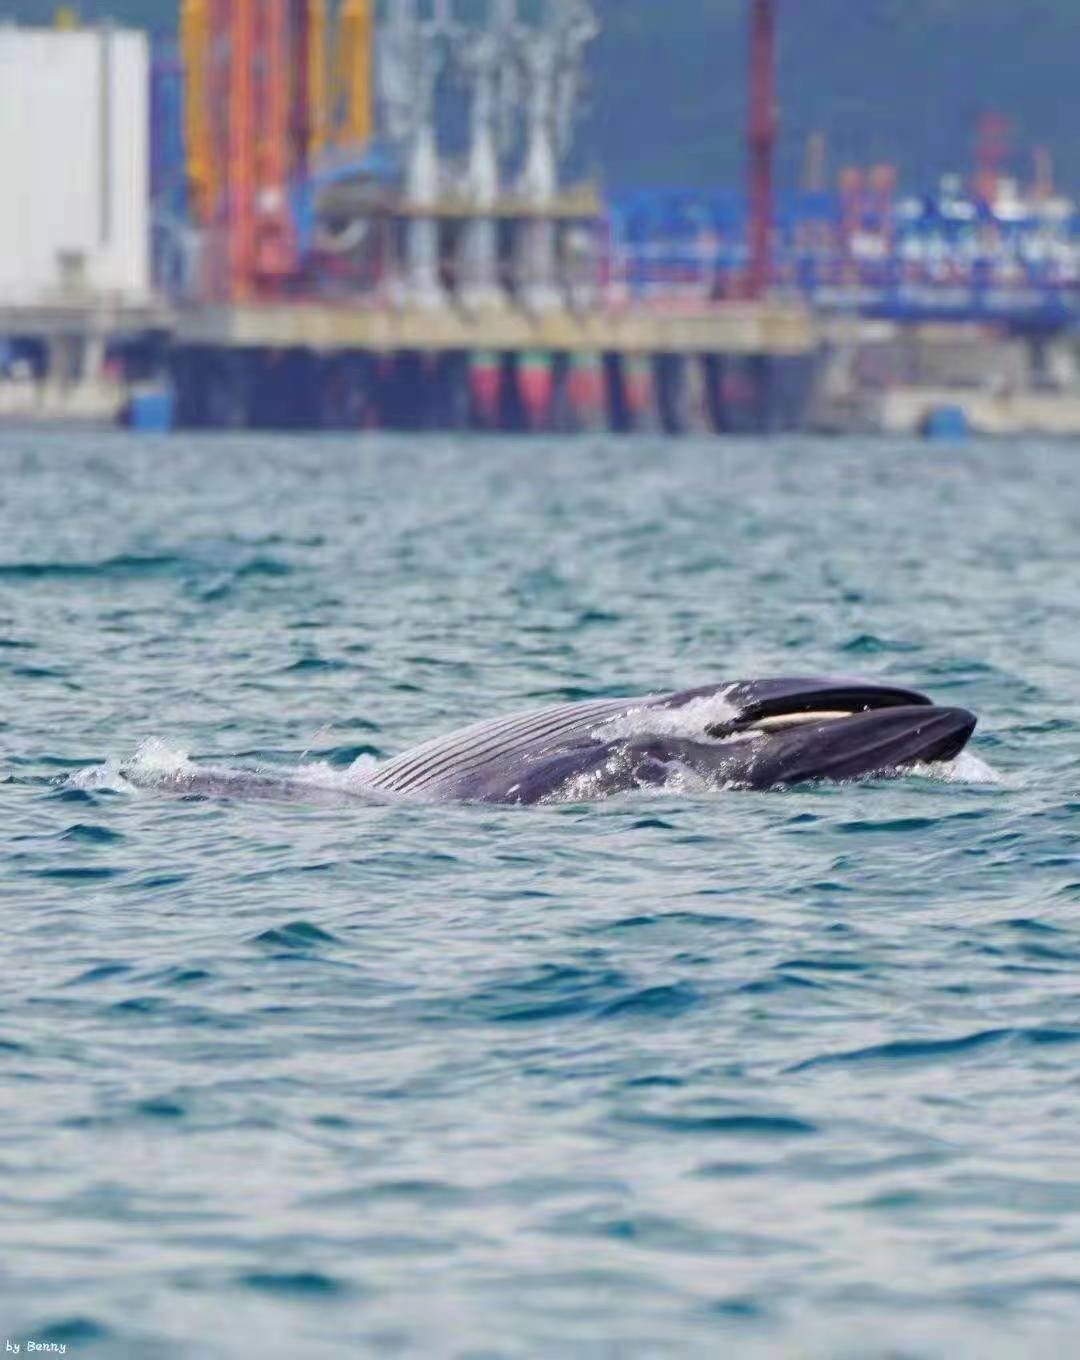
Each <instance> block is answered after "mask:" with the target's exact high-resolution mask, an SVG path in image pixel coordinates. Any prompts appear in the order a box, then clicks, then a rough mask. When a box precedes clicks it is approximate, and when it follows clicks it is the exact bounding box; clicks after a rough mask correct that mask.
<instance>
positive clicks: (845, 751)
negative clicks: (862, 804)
mask: <svg viewBox="0 0 1080 1360" xmlns="http://www.w3.org/2000/svg"><path fill="white" fill-rule="evenodd" d="M694 693H695V692H693V691H690V692H688V693H687V694H686V695H677V696H675V699H674V700H673V701H672V702H673V704H674V705H675V706H676V707H678V706H680V705H685V704H686V703H688V702H689V701H690V700H691V699H692V697H694ZM724 697H725V700H726V701H727V703H728V704H729V705H731V707H732V708H733V709H734V712H733V714H732V715H731V716H730V717H729V716H726V715H725V716H724V717H723V718H722V719H720V720H719V721H717V722H714V723H710V724H707V725H706V726H705V727H704V728H703V731H702V737H703V738H705V739H707V740H708V741H709V742H710V743H711V742H717V741H718V742H719V743H720V746H721V748H722V747H724V746H727V747H729V752H728V753H726V754H725V753H724V752H723V750H722V749H718V750H716V751H715V754H714V756H713V759H712V761H710V762H709V763H710V764H712V765H713V768H714V769H715V770H716V772H722V770H723V766H724V763H725V760H726V763H727V765H728V768H729V771H730V778H729V781H728V782H730V783H732V784H741V785H743V786H745V787H750V788H758V789H769V788H778V787H784V786H789V785H793V784H803V783H806V782H808V781H810V780H815V779H831V780H837V779H857V778H860V777H864V776H867V775H872V774H883V773H890V772H893V771H896V770H900V769H903V768H905V767H907V766H911V765H915V764H924V763H925V764H932V763H937V762H943V761H949V760H953V759H954V758H955V757H956V756H958V755H959V754H960V752H961V751H962V750H963V749H964V747H965V746H966V745H967V743H968V741H969V739H970V737H971V734H972V733H973V732H974V730H975V724H976V718H975V715H974V714H972V713H969V712H968V711H967V710H966V709H963V708H952V707H940V706H938V705H936V704H934V703H933V702H932V701H931V700H930V699H929V698H928V697H927V696H926V695H924V694H920V693H918V692H917V691H915V690H908V689H898V688H894V687H891V686H885V685H874V684H868V683H866V682H865V681H857V680H828V679H826V680H822V679H784V680H753V681H741V682H739V683H737V684H735V685H732V686H731V687H730V688H729V689H728V690H727V691H726V692H725V695H724ZM743 742H745V743H746V745H745V746H744V749H743V750H739V749H738V748H739V746H740V745H742V744H743Z"/></svg>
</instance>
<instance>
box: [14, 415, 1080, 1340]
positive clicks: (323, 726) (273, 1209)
mask: <svg viewBox="0 0 1080 1360" xmlns="http://www.w3.org/2000/svg"><path fill="white" fill-rule="evenodd" d="M0 470H2V482H0V488H2V490H0V496H2V504H0V670H2V684H3V688H2V691H0V692H2V696H3V697H2V705H0V742H2V762H0V781H2V783H0V804H2V807H3V820H2V824H0V857H2V864H3V871H2V877H0V894H2V901H0V912H2V923H3V929H2V932H0V1336H6V1337H7V1338H8V1339H9V1340H10V1341H11V1342H13V1343H15V1342H22V1343H25V1341H26V1340H27V1339H33V1340H37V1341H39V1342H53V1343H55V1344H56V1345H58V1346H59V1345H65V1346H66V1347H67V1353H68V1354H69V1355H77V1356H80V1357H83V1356H92V1357H97V1356H102V1357H105V1356H108V1357H113V1356H131V1357H140V1358H141V1357H200V1358H201V1357H229V1358H230V1360H231V1358H232V1357H241V1356H244V1357H246V1356H254V1355H259V1356H270V1357H278V1356H281V1357H285V1356H299V1355H303V1356H308V1357H323V1356H326V1357H331V1356H341V1355H378V1356H390V1357H395V1356H401V1357H412V1356H418V1357H460V1358H461V1360H466V1357H468V1360H503V1358H505V1360H512V1358H516V1357H559V1358H560V1360H561V1358H562V1357H574V1358H575V1360H577V1358H578V1357H581V1358H582V1360H593V1358H594V1357H596V1358H597V1360H600V1357H605V1358H608V1357H610V1358H611V1360H646V1358H648V1360H652V1358H653V1357H669V1356H671V1357H681V1356H693V1357H698V1356H701V1357H712V1356H721V1355H739V1356H744V1355H745V1356H759V1355H760V1356H766V1355H768V1356H771V1355H785V1356H786V1355H796V1356H811V1357H818V1356H821V1357H826V1356H827V1357H848V1356H850V1357H869V1356H880V1357H886V1356H890V1357H892V1356H896V1357H899V1356H904V1357H943V1358H944V1357H949V1360H955V1358H956V1357H969V1356H970V1357H986V1356H1019V1355H1024V1356H1031V1355H1047V1356H1060V1355H1064V1354H1070V1353H1073V1348H1074V1346H1075V1338H1076V1335H1077V1329H1078V1327H1080V458H1078V457H1077V451H1076V448H1075V446H1073V445H1070V444H1064V443H1062V444H1039V443H1033V442H1029V443H1025V442H1015V443H996V444H989V443H987V444H983V443H972V444H969V445H967V446H965V447H963V448H960V449H955V450H954V449H948V448H943V447H941V446H936V447H930V446H921V445H916V444H905V443H890V442H884V441H879V442H869V443H861V442H857V441H852V442H816V441H811V440H794V439H777V440H774V441H762V442H754V441H751V440H745V441H704V442H695V441H692V440H688V441H684V442H667V441H662V440H657V441H649V440H641V441H624V442H619V441H610V442H609V441H598V442H592V441H590V440H588V439H580V440H562V441H549V442H545V441H543V440H537V441H516V442H515V441H506V442H504V441H487V442H485V441H464V440H463V441H455V440H451V439H447V438H443V437H440V436H431V437H426V438H415V439H410V440H392V439H382V438H364V439H352V438H344V437H342V438H337V437H333V438H329V437H328V438H272V437H258V438H256V437H245V438H224V437H222V438H217V437H214V438H202V439H194V438H189V437H184V436H176V437H174V438H171V439H168V440H163V441H161V442H138V441H137V440H135V439H133V438H129V437H122V436H115V437H114V436H108V435H100V436H78V437H75V436H63V437H61V436H50V435H39V434H20V435H16V434H10V433H9V434H5V435H4V436H3V437H2V439H0ZM814 672H825V673H837V672H840V673H855V674H860V675H865V676H868V677H871V678H881V677H884V678H890V679H895V680H898V681H901V682H904V683H907V684H913V685H916V686H920V687H924V688H925V689H927V690H928V691H929V692H930V693H931V694H932V695H934V696H935V697H937V698H940V699H941V700H942V702H947V703H950V704H961V705H964V706H967V707H970V708H972V709H974V710H975V711H977V712H978V713H979V715H980V720H981V721H980V728H979V731H978V733H977V734H976V739H975V742H974V744H973V746H972V748H971V752H972V753H971V755H970V756H969V757H965V758H963V760H962V761H961V763H960V765H959V767H958V769H957V770H956V771H955V772H954V774H953V775H952V777H951V778H943V777H941V776H940V775H935V774H933V773H932V772H930V773H922V774H917V775H910V776H908V777H905V778H903V779H900V780H897V781H894V782H889V781H877V782H872V783H862V784H853V785H848V786H833V787H819V788H806V789H802V790H799V791H792V792H786V793H772V794H752V793H732V792H728V793H723V792H709V791H705V790H701V789H697V790H695V789H688V788H683V789H668V790H666V791H663V792H661V793H659V794H658V793H656V792H651V793H648V794H645V793H641V794H637V795H631V796H625V797H621V798H617V799H613V800H611V801H608V802H604V803H597V804H594V805H581V804H565V805H560V806H553V807H544V808H535V809H519V810H514V809H506V810H503V809H497V808H491V807H483V808H478V807H463V806H455V807H428V806H418V805H407V804H396V805H395V804H393V803H390V804H373V803H370V802H364V801H362V800H359V799H354V798H351V797H350V796H349V793H350V788H351V784H352V781H354V778H355V772H356V771H357V770H361V771H362V770H363V768H364V767H365V763H366V762H370V760H371V759H372V758H377V757H381V756H383V755H389V754H392V753H395V752H397V751H399V750H402V749H403V748H404V747H406V746H408V745H410V744H412V743H415V742H417V741H419V740H421V739H422V738H425V737H428V736H432V735H435V734H438V733H440V732H442V731H445V730H448V729H450V728H452V727H454V726H456V725H460V724H462V723H464V722H466V721H469V720H473V719H477V718H481V717H485V716H488V715H492V714H495V713H497V712H501V711H505V710H511V709H513V708H515V707H523V706H529V705H535V704H538V703H543V702H547V701H553V702H554V701H558V700H562V699H566V698H575V697H579V696H580V697H588V696H594V695H598V694H609V693H635V692H642V691H645V690H650V689H661V688H669V687H673V686H674V687H681V686H690V685H694V684H701V683H706V682H708V681H711V680H715V679H722V678H738V677H742V676H754V675H768V674H784V673H789V674H790V673H795V674H800V673H802V674H806V673H814ZM188 757H190V759H192V760H194V761H197V762H200V763H204V764H210V765H214V766H216V767H220V768H223V769H227V770H235V769H242V768H246V769H259V770H262V771H264V772H270V773H272V774H273V775H274V777H275V778H277V777H278V776H284V777H285V778H286V779H287V781H288V782H289V783H290V784H291V786H292V796H291V797H289V798H284V797H275V796H271V797H262V798H253V797H243V796H239V794H238V793H237V794H234V795H232V796H223V797H217V798H206V797H200V798H192V797H184V796H183V787H182V783H183V782H182V780H180V781H178V780H177V779H176V775H177V772H178V771H182V770H183V768H184V766H183V761H184V759H185V758H188ZM356 762H359V764H356ZM271 782H272V781H271ZM24 1353H25V1346H24Z"/></svg>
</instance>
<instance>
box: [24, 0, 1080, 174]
mask: <svg viewBox="0 0 1080 1360" xmlns="http://www.w3.org/2000/svg"><path fill="white" fill-rule="evenodd" d="M595 3H596V4H597V7H598V9H599V11H600V13H601V15H602V17H603V21H604V25H605V31H604V35H603V38H602V39H601V40H600V41H599V42H598V43H597V45H596V47H595V49H594V51H593V57H592V72H593V87H592V94H591V104H592V107H591V109H590V112H589V116H588V119H587V123H586V126H585V128H584V130H583V138H582V142H583V152H584V156H585V159H586V161H587V162H588V163H589V164H590V165H591V166H592V167H593V168H595V169H598V170H600V171H601V172H602V174H603V175H604V177H605V179H606V180H607V181H608V182H609V183H612V184H618V185H626V186H632V185H638V184H655V185H663V184H667V185H700V184H724V183H729V182H733V181H734V180H735V179H737V177H738V176H739V175H740V173H741V167H742V159H743V151H742V126H743V118H744V103H745V60H744V58H745V46H746V39H745V32H744V27H743V15H744V8H745V4H744V0H595ZM778 4H779V8H780V12H781V21H780V34H781V91H782V113H783V126H784V130H783V147H782V161H781V165H782V174H783V178H784V180H786V181H787V182H789V183H793V182H795V181H796V180H797V179H798V176H799V167H800V165H801V160H802V154H803V146H804V144H805V139H806V135H807V133H808V132H809V131H810V130H811V129H813V128H818V127H820V128H822V129H823V130H824V131H825V132H826V134H827V137H828V142H829V148H830V158H831V161H832V164H833V165H834V166H835V165H838V164H842V163H844V162H846V161H870V160H893V161H896V162H898V163H899V164H900V166H901V168H902V171H903V173H904V177H905V180H906V182H907V183H908V184H910V185H918V184H921V183H924V182H925V181H926V180H928V179H929V178H930V177H931V176H934V175H936V174H938V173H940V172H941V171H943V170H946V169H949V168H951V167H954V166H966V165H967V164H969V163H970V160H971V155H972V145H973V140H974V127H975V123H976V121H977V119H978V116H979V114H980V113H981V112H982V111H984V110H986V109H988V108H992V109H997V110H999V111H1000V112H1002V113H1003V114H1004V115H1005V116H1006V117H1007V118H1009V119H1010V120H1011V122H1012V123H1013V125H1014V128H1015V142H1016V144H1017V147H1018V148H1019V150H1018V154H1017V157H1016V169H1017V170H1019V171H1021V172H1023V173H1025V174H1026V173H1027V171H1028V169H1029V166H1030V159H1029V156H1028V155H1027V152H1028V151H1029V149H1030V147H1031V146H1033V145H1036V144H1042V145H1046V146H1047V147H1049V148H1050V150H1051V151H1052V153H1053V155H1054V158H1055V162H1056V164H1057V168H1058V175H1059V179H1060V180H1061V181H1062V182H1063V183H1064V184H1066V185H1069V186H1073V187H1076V188H1080V118H1078V117H1077V116H1076V115H1077V113H1078V112H1080V93H1078V86H1077V81H1076V75H1075V66H1076V62H1077V60H1080V0H1023V3H1020V0H778ZM52 9H53V4H52V0H0V12H6V13H13V14H14V15H15V16H16V17H17V18H20V19H24V20H31V21H34V20H36V21H39V22H40V21H42V20H43V19H45V18H47V17H48V15H49V14H51V12H52ZM81 9H82V12H83V14H84V16H86V17H96V16H97V15H100V14H103V13H110V14H112V15H113V16H114V17H115V18H117V19H120V20H123V21H127V22H135V23H140V24H145V25H148V26H151V27H157V28H162V27H169V26H171V25H172V24H173V22H174V16H175V11H176V4H175V3H174V0H83V3H82V6H81Z"/></svg>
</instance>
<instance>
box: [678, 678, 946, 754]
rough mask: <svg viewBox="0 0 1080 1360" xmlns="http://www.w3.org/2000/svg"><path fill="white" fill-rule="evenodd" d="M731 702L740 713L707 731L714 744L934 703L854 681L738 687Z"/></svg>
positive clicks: (913, 694)
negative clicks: (751, 735) (727, 739)
mask: <svg viewBox="0 0 1080 1360" xmlns="http://www.w3.org/2000/svg"><path fill="white" fill-rule="evenodd" d="M725 698H726V699H727V700H728V702H729V703H730V704H731V705H732V706H733V708H734V709H735V710H736V711H735V713H734V714H733V715H732V716H731V717H730V718H725V719H723V720H722V721H720V722H717V723H713V724H711V725H710V726H708V727H707V728H706V729H705V735H706V736H708V737H711V738H713V739H714V740H721V741H722V740H724V739H725V738H727V737H734V736H738V735H749V734H753V733H763V734H766V733H776V732H786V731H789V730H790V729H792V728H797V727H816V726H821V725H822V724H825V723H832V722H842V721H844V720H845V719H848V718H853V717H855V716H856V715H858V714H862V713H871V712H875V711H878V710H881V709H888V708H916V707H929V706H931V705H932V702H933V701H932V700H931V699H929V698H928V697H927V696H926V695H925V694H920V693H918V691H916V690H908V689H896V688H893V687H891V686H887V685H869V684H867V683H866V682H865V681H862V682H860V681H849V680H766V681H756V682H755V681H750V682H747V683H744V684H740V685H735V686H733V688H732V690H731V691H730V693H728V694H727V695H725Z"/></svg>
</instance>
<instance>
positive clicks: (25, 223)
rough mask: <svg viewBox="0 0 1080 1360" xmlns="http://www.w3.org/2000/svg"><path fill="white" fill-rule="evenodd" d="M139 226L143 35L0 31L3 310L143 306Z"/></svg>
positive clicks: (143, 201) (144, 213) (144, 147)
mask: <svg viewBox="0 0 1080 1360" xmlns="http://www.w3.org/2000/svg"><path fill="white" fill-rule="evenodd" d="M148 224H149V53H148V45H147V40H146V37H145V35H144V34H142V33H139V32H135V31H131V30H126V29H117V28H112V27H108V26H105V27H101V28H84V29H76V30H71V31H69V30H63V31H61V30H55V29H37V28H20V27H16V26H15V25H13V24H6V25H0V306H8V307H10V306H15V307H19V306H36V305H41V304H48V303H56V302H60V301H63V300H67V299H73V298H74V297H75V296H76V295H80V294H81V295H82V296H83V297H84V298H86V299H87V300H88V301H89V300H90V299H91V298H99V299H101V300H105V299H109V300H111V301H115V302H117V303H141V302H144V301H146V299H147V298H148V296H149V292H150V273H149V268H150V266H149V225H148Z"/></svg>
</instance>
